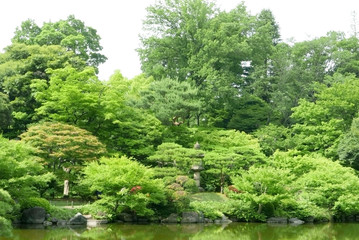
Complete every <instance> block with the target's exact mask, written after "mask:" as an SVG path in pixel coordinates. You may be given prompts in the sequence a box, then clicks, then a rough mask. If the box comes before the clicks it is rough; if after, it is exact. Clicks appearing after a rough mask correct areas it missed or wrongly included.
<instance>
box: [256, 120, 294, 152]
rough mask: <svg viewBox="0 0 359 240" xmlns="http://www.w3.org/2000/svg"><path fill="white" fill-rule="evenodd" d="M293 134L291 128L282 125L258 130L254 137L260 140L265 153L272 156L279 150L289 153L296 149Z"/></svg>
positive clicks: (270, 125) (271, 125)
mask: <svg viewBox="0 0 359 240" xmlns="http://www.w3.org/2000/svg"><path fill="white" fill-rule="evenodd" d="M291 132H292V130H291V129H290V128H286V127H284V126H282V125H274V124H269V125H267V126H263V127H261V128H259V129H257V130H256V131H255V132H253V135H254V136H255V137H256V138H257V139H258V141H259V144H260V146H261V148H262V149H263V152H264V153H265V154H266V155H267V156H270V155H272V154H273V153H274V152H275V151H277V150H280V151H287V150H289V149H292V148H294V145H293V142H292V139H291Z"/></svg>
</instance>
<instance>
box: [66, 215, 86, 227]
mask: <svg viewBox="0 0 359 240" xmlns="http://www.w3.org/2000/svg"><path fill="white" fill-rule="evenodd" d="M67 224H68V225H86V224H87V219H86V218H85V217H84V216H83V215H82V214H81V213H77V214H76V215H75V216H74V217H73V218H71V219H70V220H69V221H68V223H67Z"/></svg>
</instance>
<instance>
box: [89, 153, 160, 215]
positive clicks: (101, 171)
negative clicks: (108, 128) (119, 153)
mask: <svg viewBox="0 0 359 240" xmlns="http://www.w3.org/2000/svg"><path fill="white" fill-rule="evenodd" d="M84 174H85V178H84V179H83V183H84V184H86V185H89V186H90V189H91V190H92V191H99V192H101V199H100V200H98V201H96V202H95V205H99V206H102V207H104V208H105V211H106V213H107V214H108V215H110V216H112V218H115V217H117V216H118V214H119V213H121V212H126V211H129V212H132V213H136V214H137V215H139V216H151V215H153V214H154V211H153V210H152V209H151V205H152V204H159V203H161V202H163V201H165V194H164V186H163V183H162V182H161V180H160V179H153V177H152V171H151V170H150V169H148V168H146V167H145V166H143V165H141V164H139V163H137V162H136V161H134V160H132V159H129V158H127V157H124V156H123V157H121V158H118V157H115V158H101V159H100V161H99V162H92V163H90V164H89V165H88V166H87V167H86V168H85V169H84Z"/></svg>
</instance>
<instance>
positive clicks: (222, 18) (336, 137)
mask: <svg viewBox="0 0 359 240" xmlns="http://www.w3.org/2000/svg"><path fill="white" fill-rule="evenodd" d="M143 26H144V29H145V31H144V33H143V34H142V35H141V43H142V46H141V47H140V48H139V49H138V53H139V56H140V59H141V63H142V70H143V74H141V75H139V76H136V77H134V78H133V79H127V78H125V77H124V76H123V75H122V74H121V73H120V72H119V71H115V72H114V74H113V75H112V76H111V77H110V79H107V80H105V81H101V80H99V79H98V77H97V73H98V66H99V65H100V64H101V63H104V62H105V61H106V57H105V56H104V55H102V54H101V49H102V47H101V45H100V39H101V38H100V36H99V35H98V34H97V32H96V30H95V29H93V28H91V27H89V26H86V25H85V23H84V22H82V21H81V20H79V19H76V18H75V16H69V17H68V18H67V19H65V20H60V21H58V22H54V23H52V22H45V23H44V24H43V25H42V26H38V25H37V24H36V23H35V22H34V21H33V20H26V21H24V22H23V23H22V24H21V26H19V27H18V28H17V29H16V31H15V34H14V36H12V44H11V45H9V46H8V47H6V48H5V49H4V52H3V53H1V54H0V132H1V133H2V136H0V142H1V145H0V150H1V151H0V190H1V189H3V190H1V191H0V204H2V205H4V206H6V207H4V208H1V209H4V210H0V224H8V222H7V220H6V219H7V218H10V217H9V214H10V213H12V212H13V211H15V210H16V203H18V202H19V200H21V199H26V198H29V197H43V198H54V197H58V196H62V193H63V192H62V190H63V185H64V180H69V181H70V196H71V197H81V198H85V199H86V198H91V196H93V195H94V193H95V192H98V191H99V192H101V194H102V197H101V200H99V201H97V202H95V203H96V204H97V205H93V206H92V209H99V208H101V209H104V211H106V212H107V213H111V214H112V215H111V216H112V217H113V218H114V217H115V216H116V214H119V213H121V212H123V211H130V212H131V211H132V212H136V213H137V214H139V215H145V216H147V215H149V216H150V215H151V216H152V215H154V214H155V215H156V214H159V215H161V214H164V215H165V214H167V213H169V212H180V211H183V210H184V209H187V208H194V209H197V210H203V208H206V206H205V204H202V205H201V204H200V203H194V204H192V205H189V204H190V203H189V201H187V198H186V197H187V196H188V194H190V193H191V192H196V191H197V190H198V189H197V188H196V186H195V183H194V180H193V179H192V178H193V172H192V170H191V167H192V166H193V165H196V164H197V165H199V164H200V165H201V167H202V168H203V170H202V172H201V189H202V190H204V191H210V192H213V191H216V192H222V193H223V192H225V193H227V196H228V197H230V198H231V202H230V204H232V205H231V206H232V208H231V209H236V210H235V211H234V210H233V212H230V213H229V214H230V215H231V214H232V215H235V216H236V217H237V218H239V219H244V220H263V219H265V218H266V217H270V216H278V215H288V216H292V215H296V216H301V217H309V216H313V217H315V218H317V219H324V218H326V219H331V218H332V217H333V216H334V217H337V218H340V217H341V216H348V215H355V214H359V207H358V206H359V204H358V203H359V179H358V177H357V170H359V141H358V139H359V118H358V117H359V116H358V110H359V94H358V92H359V79H358V75H359V41H358V38H357V34H356V32H353V34H352V35H351V36H346V35H345V34H344V33H341V32H329V33H328V34H327V35H326V36H322V37H320V38H316V39H313V40H310V41H304V42H295V43H285V42H283V41H282V40H281V37H280V26H279V25H278V23H277V22H276V20H275V16H273V14H272V13H271V11H270V10H262V11H261V12H260V13H259V14H257V15H251V14H250V13H249V12H248V11H247V10H246V7H245V6H244V5H243V4H240V5H238V6H237V7H236V8H235V9H232V10H231V11H221V10H219V9H218V8H217V7H216V6H215V5H214V4H212V3H209V2H206V1H202V0H164V1H161V2H159V3H158V4H155V5H152V6H150V7H149V8H148V9H147V17H146V20H145V21H144V23H143ZM196 142H198V143H199V145H200V147H199V149H198V147H197V149H194V148H193V146H194V145H195V143H196ZM104 169H106V171H103V170H104ZM181 177H182V178H181ZM20 189H21V191H20ZM124 199H125V200H124ZM14 200H15V202H14ZM121 202H122V205H121V204H120V203H121ZM110 203H111V204H110ZM94 206H95V207H94ZM163 206H165V207H163ZM207 207H208V206H207ZM221 208H222V209H223V206H222V207H221V206H220V207H218V209H221ZM163 209H166V211H165V212H164V213H163V212H161V211H164V210H163ZM218 209H217V210H218ZM207 210H208V209H207ZM203 211H205V212H206V209H204V210H203ZM228 211H229V210H228ZM214 216H216V215H215V214H214Z"/></svg>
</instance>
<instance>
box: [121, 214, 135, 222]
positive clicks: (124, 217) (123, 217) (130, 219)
mask: <svg viewBox="0 0 359 240" xmlns="http://www.w3.org/2000/svg"><path fill="white" fill-rule="evenodd" d="M119 219H120V220H121V221H124V222H136V221H137V217H136V216H134V215H131V214H129V213H121V214H120V215H119Z"/></svg>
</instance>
